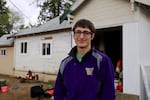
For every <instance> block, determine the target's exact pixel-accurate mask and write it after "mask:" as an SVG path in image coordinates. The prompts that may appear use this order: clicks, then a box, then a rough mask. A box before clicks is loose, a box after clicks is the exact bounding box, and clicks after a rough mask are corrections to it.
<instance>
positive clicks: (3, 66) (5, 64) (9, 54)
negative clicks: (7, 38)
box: [0, 47, 14, 75]
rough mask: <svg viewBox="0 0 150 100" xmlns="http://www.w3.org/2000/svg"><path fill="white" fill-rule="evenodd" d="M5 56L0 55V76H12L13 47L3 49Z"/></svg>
mask: <svg viewBox="0 0 150 100" xmlns="http://www.w3.org/2000/svg"><path fill="white" fill-rule="evenodd" d="M3 48H5V50H6V55H0V70H1V71H0V74H5V75H13V67H14V66H13V65H14V47H3Z"/></svg>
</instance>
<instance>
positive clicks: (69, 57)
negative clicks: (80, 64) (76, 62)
mask: <svg viewBox="0 0 150 100" xmlns="http://www.w3.org/2000/svg"><path fill="white" fill-rule="evenodd" d="M72 59H73V57H72V56H70V55H69V56H67V57H65V58H64V59H63V60H62V61H61V63H62V64H64V63H65V64H66V63H68V62H70V61H71V60H72Z"/></svg>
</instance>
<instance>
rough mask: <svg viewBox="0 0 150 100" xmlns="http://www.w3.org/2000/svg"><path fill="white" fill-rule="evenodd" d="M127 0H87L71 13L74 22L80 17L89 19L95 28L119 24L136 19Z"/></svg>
mask: <svg viewBox="0 0 150 100" xmlns="http://www.w3.org/2000/svg"><path fill="white" fill-rule="evenodd" d="M135 14H136V13H135V12H133V11H132V7H131V4H130V2H129V0H89V1H87V2H85V3H83V5H81V7H80V8H79V9H77V11H75V12H74V13H73V15H74V16H75V18H74V22H76V21H77V20H78V19H81V18H87V19H90V20H91V21H92V22H93V23H94V24H95V26H96V27H97V28H105V27H111V26H119V25H122V23H127V22H131V21H136V20H137V17H136V15H135Z"/></svg>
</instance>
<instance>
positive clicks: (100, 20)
mask: <svg viewBox="0 0 150 100" xmlns="http://www.w3.org/2000/svg"><path fill="white" fill-rule="evenodd" d="M69 14H70V15H71V17H70V16H69V17H68V19H69V20H71V22H73V23H74V22H76V21H77V20H78V19H81V18H86V19H90V20H91V21H92V22H93V23H94V24H95V26H96V29H97V32H96V39H95V43H94V45H95V46H96V47H97V48H98V49H100V50H103V51H104V52H106V53H107V54H108V55H109V56H110V58H111V59H112V61H113V64H114V66H115V62H116V61H117V59H118V58H119V57H120V58H121V59H122V61H123V65H122V66H123V93H128V94H135V95H137V96H139V97H140V99H141V100H146V99H142V95H143V91H142V90H141V88H142V87H141V81H142V80H141V79H142V78H141V77H140V74H141V72H140V68H141V66H145V65H147V66H150V46H149V43H150V0H77V1H76V2H75V4H74V5H73V6H72V7H71V8H70V9H69V11H68V13H67V14H64V15H63V16H62V17H61V22H63V20H64V19H66V18H67V16H68V15H69ZM101 37H103V38H101Z"/></svg>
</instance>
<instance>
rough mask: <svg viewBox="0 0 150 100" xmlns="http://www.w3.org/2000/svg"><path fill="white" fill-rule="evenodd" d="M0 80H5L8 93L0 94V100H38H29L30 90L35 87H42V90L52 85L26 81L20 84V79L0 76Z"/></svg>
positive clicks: (34, 99)
mask: <svg viewBox="0 0 150 100" xmlns="http://www.w3.org/2000/svg"><path fill="white" fill-rule="evenodd" d="M0 79H5V80H6V84H7V86H8V91H7V92H5V93H2V92H0V100H39V98H31V94H30V88H31V87H32V86H36V85H43V89H44V90H45V89H47V88H52V87H53V86H54V85H53V84H54V83H51V82H49V83H44V82H39V81H27V82H25V83H20V79H18V78H15V77H10V76H4V75H0ZM40 100H52V98H44V97H43V98H41V99H40Z"/></svg>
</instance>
